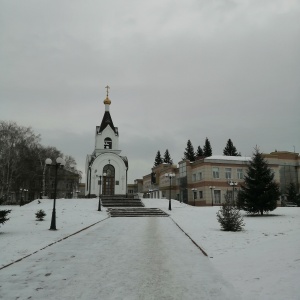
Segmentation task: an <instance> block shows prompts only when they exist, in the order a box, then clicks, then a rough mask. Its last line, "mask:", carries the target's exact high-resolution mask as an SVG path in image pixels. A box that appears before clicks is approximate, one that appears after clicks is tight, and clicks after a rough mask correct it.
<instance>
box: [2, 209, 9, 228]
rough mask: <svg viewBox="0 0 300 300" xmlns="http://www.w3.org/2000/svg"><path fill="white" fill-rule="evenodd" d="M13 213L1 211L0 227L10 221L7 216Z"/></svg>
mask: <svg viewBox="0 0 300 300" xmlns="http://www.w3.org/2000/svg"><path fill="white" fill-rule="evenodd" d="M10 212H11V210H7V209H6V210H0V225H3V224H4V223H5V222H6V221H8V220H9V218H7V215H8V214H9V213H10Z"/></svg>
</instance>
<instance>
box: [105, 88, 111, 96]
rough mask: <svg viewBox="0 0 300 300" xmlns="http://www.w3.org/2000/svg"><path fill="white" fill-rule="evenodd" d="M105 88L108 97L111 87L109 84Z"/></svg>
mask: <svg viewBox="0 0 300 300" xmlns="http://www.w3.org/2000/svg"><path fill="white" fill-rule="evenodd" d="M105 88H106V97H108V89H110V87H109V86H108V85H107V86H106V87H105Z"/></svg>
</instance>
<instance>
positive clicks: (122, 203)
mask: <svg viewBox="0 0 300 300" xmlns="http://www.w3.org/2000/svg"><path fill="white" fill-rule="evenodd" d="M113 196H114V197H111V196H107V195H106V196H105V197H102V198H101V203H102V206H104V207H143V206H144V204H143V202H142V201H141V199H134V198H126V197H120V196H119V195H118V196H117V195H113Z"/></svg>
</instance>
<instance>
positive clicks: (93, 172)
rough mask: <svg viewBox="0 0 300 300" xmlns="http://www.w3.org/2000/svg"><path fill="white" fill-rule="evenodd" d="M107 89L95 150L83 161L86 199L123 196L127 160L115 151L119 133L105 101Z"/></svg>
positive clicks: (125, 189) (97, 128) (96, 133)
mask: <svg viewBox="0 0 300 300" xmlns="http://www.w3.org/2000/svg"><path fill="white" fill-rule="evenodd" d="M109 89H110V87H109V86H106V90H107V91H106V99H105V100H104V101H103V103H104V105H105V110H104V115H103V118H102V121H101V123H100V125H99V126H96V131H95V149H94V151H93V153H92V154H88V155H87V158H86V165H85V171H86V185H85V186H86V190H85V195H86V196H87V197H95V196H98V195H100V194H102V195H126V194H127V173H128V160H127V157H126V156H121V155H120V153H121V150H120V149H119V130H118V127H115V126H114V123H113V120H112V117H111V114H110V110H109V109H110V105H111V100H110V99H109V97H108V95H109Z"/></svg>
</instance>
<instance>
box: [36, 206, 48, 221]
mask: <svg viewBox="0 0 300 300" xmlns="http://www.w3.org/2000/svg"><path fill="white" fill-rule="evenodd" d="M45 216H46V213H45V211H44V210H43V209H40V210H38V211H37V212H36V213H35V217H36V218H37V220H39V221H43V220H44V217H45Z"/></svg>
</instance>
